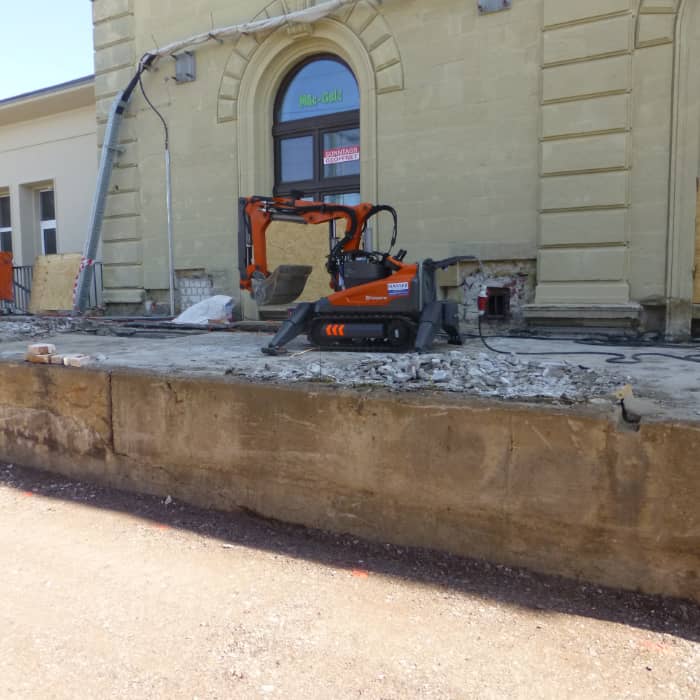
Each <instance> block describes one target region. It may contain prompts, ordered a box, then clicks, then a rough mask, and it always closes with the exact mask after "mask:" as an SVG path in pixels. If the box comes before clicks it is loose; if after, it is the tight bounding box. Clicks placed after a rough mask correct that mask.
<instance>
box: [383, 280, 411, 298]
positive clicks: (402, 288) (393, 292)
mask: <svg viewBox="0 0 700 700" xmlns="http://www.w3.org/2000/svg"><path fill="white" fill-rule="evenodd" d="M387 287H388V289H389V296H390V297H404V296H407V295H408V282H389V284H388V285H387Z"/></svg>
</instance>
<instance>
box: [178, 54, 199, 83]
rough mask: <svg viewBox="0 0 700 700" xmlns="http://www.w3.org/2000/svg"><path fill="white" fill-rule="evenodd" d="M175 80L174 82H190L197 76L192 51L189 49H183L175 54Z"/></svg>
mask: <svg viewBox="0 0 700 700" xmlns="http://www.w3.org/2000/svg"><path fill="white" fill-rule="evenodd" d="M173 58H174V59H175V82H176V83H191V82H192V81H193V80H195V79H196V78H197V68H196V64H195V59H194V53H192V52H191V51H183V52H182V53H179V54H177V55H175V56H173Z"/></svg>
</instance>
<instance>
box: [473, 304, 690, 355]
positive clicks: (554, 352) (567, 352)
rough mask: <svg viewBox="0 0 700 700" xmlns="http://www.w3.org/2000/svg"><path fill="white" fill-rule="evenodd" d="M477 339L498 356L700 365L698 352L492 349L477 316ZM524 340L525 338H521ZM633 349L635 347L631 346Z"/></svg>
mask: <svg viewBox="0 0 700 700" xmlns="http://www.w3.org/2000/svg"><path fill="white" fill-rule="evenodd" d="M493 337H501V338H509V339H510V340H512V339H513V338H512V337H510V336H493ZM479 338H480V340H481V342H482V343H483V344H484V347H486V348H487V349H488V350H490V351H491V352H494V353H496V354H498V355H518V356H540V357H542V356H554V355H556V356H562V355H597V356H601V357H606V358H607V359H606V360H605V361H606V362H607V363H609V364H611V365H636V364H639V363H640V362H642V361H643V360H642V359H641V358H643V357H666V358H670V359H672V360H679V361H681V362H692V363H695V364H700V352H696V353H690V354H688V355H682V356H679V355H672V354H671V353H668V352H649V351H647V352H635V353H632V354H631V355H629V356H628V355H626V354H625V353H623V352H615V351H613V350H581V351H577V350H562V351H557V350H549V351H544V352H535V351H524V352H518V351H511V350H499V349H498V348H495V347H493V346H492V345H489V343H488V342H487V340H486V337H485V336H484V334H483V329H482V318H481V316H479ZM522 339H525V338H522ZM529 339H530V340H550V341H554V342H562V341H566V342H572V340H573V339H572V338H543V337H539V338H538V337H534V338H529ZM573 342H581V341H578V340H573ZM603 343H604V341H603V339H601V340H600V341H597V340H596V341H595V342H592V341H591V342H587V343H586V344H590V345H595V344H600V345H603ZM613 345H616V343H613ZM632 347H635V346H632ZM661 347H664V348H668V347H677V346H673V345H668V344H666V345H663V346H661Z"/></svg>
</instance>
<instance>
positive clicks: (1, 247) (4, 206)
mask: <svg viewBox="0 0 700 700" xmlns="http://www.w3.org/2000/svg"><path fill="white" fill-rule="evenodd" d="M11 252H12V217H11V214H10V196H9V195H0V253H11Z"/></svg>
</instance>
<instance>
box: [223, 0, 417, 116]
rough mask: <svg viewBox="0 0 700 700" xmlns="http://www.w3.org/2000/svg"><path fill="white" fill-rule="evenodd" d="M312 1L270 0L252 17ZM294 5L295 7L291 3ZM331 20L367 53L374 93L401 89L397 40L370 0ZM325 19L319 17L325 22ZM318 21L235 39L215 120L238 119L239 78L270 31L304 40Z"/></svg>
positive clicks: (347, 8)
mask: <svg viewBox="0 0 700 700" xmlns="http://www.w3.org/2000/svg"><path fill="white" fill-rule="evenodd" d="M311 4H313V3H312V2H311V1H310V0H286V1H285V2H282V0H273V2H271V3H269V4H268V5H267V6H266V7H265V8H264V9H263V10H262V11H261V12H259V13H258V14H257V15H256V16H255V17H254V18H253V20H259V19H265V18H267V17H276V16H280V15H284V14H287V13H289V12H291V11H294V10H300V9H303V8H304V7H307V6H309V5H311ZM291 5H294V7H291ZM329 17H330V19H331V21H335V22H336V23H339V24H342V25H344V26H345V27H346V28H347V29H348V30H349V31H350V32H352V33H353V35H354V36H355V39H356V41H358V42H359V43H360V44H361V45H362V47H363V48H364V51H365V52H366V54H367V55H368V57H369V60H370V63H371V66H372V73H373V82H374V85H375V89H376V92H377V94H380V95H381V94H383V93H386V92H394V91H396V90H402V89H403V86H404V71H403V63H402V61H401V54H400V53H399V48H398V44H397V43H396V39H395V38H394V36H393V34H392V32H391V28H390V27H389V24H388V22H387V21H386V18H385V17H384V15H383V14H382V13H381V12H380V11H379V9H378V8H377V6H376V5H375V4H374V2H372V1H371V0H358V1H357V2H355V3H351V4H350V5H346V6H344V7H341V8H340V9H339V10H338V11H337V12H335V13H333V14H332V15H330V16H329ZM327 21H328V20H321V22H327ZM319 24H320V22H319V23H317V24H314V25H303V26H301V27H299V26H296V25H295V26H292V25H290V26H289V27H288V28H287V29H286V30H285V29H278V30H275V31H274V32H270V33H264V34H258V35H244V36H242V37H240V38H239V39H238V40H236V42H235V43H234V46H233V50H232V51H231V54H230V55H229V58H228V61H227V62H226V66H225V68H224V71H223V74H222V76H221V81H220V83H219V93H218V99H217V120H218V121H219V122H220V123H221V122H227V121H235V120H236V119H238V114H239V105H238V100H239V96H240V88H241V82H242V80H243V76H244V74H245V72H246V70H247V68H248V65H249V64H250V62H251V60H252V59H253V56H254V55H255V54H256V53H257V52H258V51H259V50H260V48H261V46H262V45H263V44H265V43H266V42H267V41H268V39H269V38H270V37H271V35H272V34H275V35H280V34H285V35H286V36H287V37H288V38H291V39H297V40H303V39H308V38H309V37H312V36H317V35H318V27H319Z"/></svg>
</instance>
